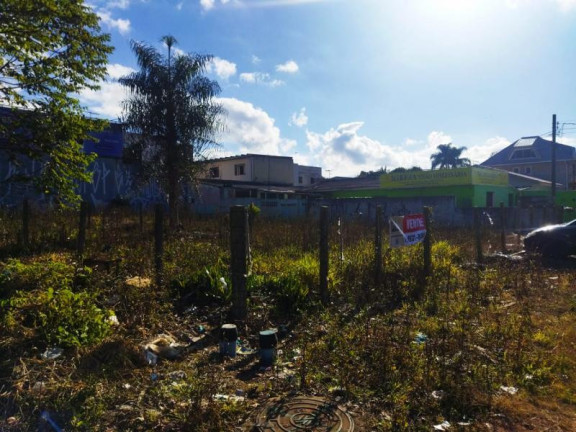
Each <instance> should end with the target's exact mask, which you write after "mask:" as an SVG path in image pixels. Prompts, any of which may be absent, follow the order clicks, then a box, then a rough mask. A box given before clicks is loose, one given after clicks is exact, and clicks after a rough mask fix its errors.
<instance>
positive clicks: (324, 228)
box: [320, 206, 329, 306]
mask: <svg viewBox="0 0 576 432" xmlns="http://www.w3.org/2000/svg"><path fill="white" fill-rule="evenodd" d="M320 301H321V302H322V304H323V305H324V306H326V305H327V304H328V301H329V296H328V207H327V206H322V207H320Z"/></svg>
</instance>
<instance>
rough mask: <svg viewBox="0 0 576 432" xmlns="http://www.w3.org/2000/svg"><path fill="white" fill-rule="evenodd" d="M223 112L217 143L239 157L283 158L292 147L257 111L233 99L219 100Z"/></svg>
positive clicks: (272, 123)
mask: <svg viewBox="0 0 576 432" xmlns="http://www.w3.org/2000/svg"><path fill="white" fill-rule="evenodd" d="M218 102H220V103H221V104H222V107H223V108H224V109H225V110H226V113H227V115H226V117H225V119H224V121H225V132H224V133H223V135H222V137H221V141H222V142H223V143H224V144H226V147H227V148H234V149H237V151H238V152H239V153H260V154H271V155H282V154H286V152H288V151H289V150H290V149H292V148H294V147H295V146H296V142H295V141H294V140H289V139H285V138H282V137H281V134H280V129H278V128H277V127H276V126H275V124H274V123H275V122H274V119H273V118H271V117H270V116H269V115H268V113H266V112H265V111H264V110H262V109H261V108H258V107H255V106H254V105H252V104H251V103H249V102H244V101H241V100H238V99H233V98H219V99H218Z"/></svg>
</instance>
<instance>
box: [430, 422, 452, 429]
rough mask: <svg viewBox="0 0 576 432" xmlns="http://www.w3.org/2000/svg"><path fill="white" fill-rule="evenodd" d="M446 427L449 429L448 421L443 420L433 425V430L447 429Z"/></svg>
mask: <svg viewBox="0 0 576 432" xmlns="http://www.w3.org/2000/svg"><path fill="white" fill-rule="evenodd" d="M448 429H450V422H448V421H443V422H442V423H440V424H437V425H434V430H439V431H447V430H448Z"/></svg>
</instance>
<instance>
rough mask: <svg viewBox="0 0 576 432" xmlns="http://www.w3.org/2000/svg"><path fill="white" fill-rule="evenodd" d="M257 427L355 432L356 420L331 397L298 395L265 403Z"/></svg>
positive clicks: (264, 429) (269, 431)
mask: <svg viewBox="0 0 576 432" xmlns="http://www.w3.org/2000/svg"><path fill="white" fill-rule="evenodd" d="M256 428H257V429H256ZM256 428H255V429H253V430H258V431H262V432H272V431H274V432H280V431H289V432H298V431H310V432H313V431H322V432H352V431H353V430H354V421H353V420H352V417H350V416H349V415H348V413H346V412H344V411H342V409H341V408H339V407H338V405H335V404H333V403H332V402H330V401H327V400H325V399H322V398H319V397H306V396H299V397H295V398H292V399H281V400H275V401H273V402H272V403H270V404H268V405H266V406H265V407H264V409H263V410H262V411H261V412H260V413H259V414H258V417H257V418H256Z"/></svg>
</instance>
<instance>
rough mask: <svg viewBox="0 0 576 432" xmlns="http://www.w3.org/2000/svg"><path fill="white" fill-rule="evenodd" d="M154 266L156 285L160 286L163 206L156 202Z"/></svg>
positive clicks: (162, 269) (162, 250)
mask: <svg viewBox="0 0 576 432" xmlns="http://www.w3.org/2000/svg"><path fill="white" fill-rule="evenodd" d="M154 267H155V269H156V285H157V286H158V288H160V287H161V286H162V282H163V279H164V208H163V207H162V204H156V207H155V212H154Z"/></svg>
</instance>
